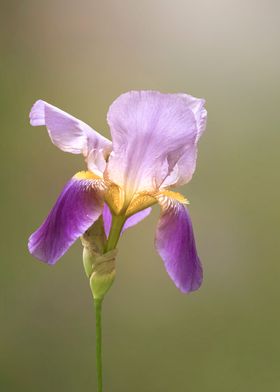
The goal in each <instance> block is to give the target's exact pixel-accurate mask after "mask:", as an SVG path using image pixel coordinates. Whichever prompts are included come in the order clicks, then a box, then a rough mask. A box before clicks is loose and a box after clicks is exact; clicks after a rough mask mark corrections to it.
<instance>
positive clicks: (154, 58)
mask: <svg viewBox="0 0 280 392" xmlns="http://www.w3.org/2000/svg"><path fill="white" fill-rule="evenodd" d="M0 5H1V19H2V20H1V21H0V29H1V32H0V44H1V60H0V80H1V89H0V95H1V105H0V110H1V204H0V205H1V209H2V211H1V227H2V228H1V264H0V314H1V319H0V391H1V392H2V391H3V392H25V391H26V392H27V391H28V392H38V391H40V392H50V391H53V392H56V391H61V392H77V391H79V392H80V391H83V392H87V391H95V385H96V383H95V360H94V317H93V314H92V302H91V297H90V291H89V288H88V283H87V280H86V278H85V276H84V272H83V269H82V264H81V245H80V243H79V242H77V243H76V244H75V245H74V246H73V247H72V248H71V249H70V251H69V252H68V253H67V254H66V255H65V256H64V257H63V258H62V260H61V261H60V262H59V263H58V264H57V265H56V266H55V267H49V266H47V265H44V264H43V263H40V262H38V261H36V260H35V259H34V258H32V257H31V256H30V255H29V254H28V252H27V246H26V243H27V238H28V236H29V234H30V233H31V232H32V231H33V230H34V229H35V228H37V227H38V225H39V224H41V222H42V221H43V219H44V217H45V216H46V214H47V213H48V211H49V210H50V208H51V207H52V205H53V203H54V201H55V200H56V198H57V196H58V194H59V192H60V190H61V188H62V187H63V185H64V184H65V182H66V181H67V180H68V179H69V178H70V177H71V176H72V175H73V174H74V173H75V172H77V171H79V170H81V169H83V168H84V163H83V159H82V157H79V156H74V155H70V154H66V153H63V152H61V151H59V150H58V149H57V148H55V147H54V146H53V145H52V144H51V142H50V140H49V138H48V135H47V132H46V130H45V129H44V128H32V127H30V126H29V123H28V113H29V110H30V107H31V105H32V104H33V102H34V101H35V100H36V99H38V98H42V99H45V100H47V101H49V102H51V103H53V104H55V105H57V106H59V107H61V108H63V109H65V110H67V111H68V112H70V113H72V114H73V115H75V116H77V117H78V118H81V119H83V120H84V121H86V122H88V123H89V124H91V125H92V126H93V127H95V128H96V129H97V130H99V131H100V132H102V133H103V134H104V135H106V136H108V137H109V130H108V127H107V125H106V112H107V108H108V106H109V105H110V103H111V102H112V101H113V99H115V98H116V97H117V96H118V95H119V94H121V93H122V92H125V91H128V90H131V89H156V90H161V91H163V92H187V93H190V94H192V95H195V96H199V97H205V98H206V100H207V109H208V111H209V122H208V129H207V132H206V133H205V135H204V136H203V138H202V140H201V143H200V146H199V159H198V165H197V171H196V174H195V176H194V178H193V181H192V182H191V183H190V184H188V185H187V186H185V187H184V188H183V189H182V192H183V193H184V194H185V195H186V196H187V197H188V198H189V199H190V201H191V206H190V211H191V215H192V219H193V223H194V228H195V232H196V238H197V244H198V249H199V254H200V256H201V259H202V261H203V264H204V271H205V282H204V285H203V286H202V288H201V290H200V291H199V292H197V293H194V294H192V295H189V296H185V295H183V294H181V293H180V292H179V291H178V290H177V289H176V288H175V287H174V286H173V284H172V282H171V281H170V279H169V278H168V276H167V274H166V273H165V271H164V268H163V265H162V262H161V260H160V258H159V257H158V255H157V254H156V251H155V250H154V247H153V237H154V231H155V225H156V220H157V218H158V215H159V210H158V209H157V208H155V209H154V212H153V214H152V215H151V216H150V217H149V218H148V219H147V220H146V221H144V222H142V223H141V224H140V225H139V226H137V227H136V228H135V229H133V230H132V229H131V230H130V231H127V232H126V233H125V235H124V237H123V239H122V242H121V245H120V247H119V258H118V271H117V280H116V282H115V285H114V287H113V288H112V290H111V292H110V294H109V295H108V297H107V298H106V301H105V304H104V367H105V371H104V376H105V389H104V391H105V392H109V391H110V392H170V391H172V392H175V391H176V392H251V391H252V392H264V391H269V392H278V391H279V390H280V371H279V370H280V364H279V362H280V361H279V357H280V344H279V339H280V338H279V331H280V316H279V300H280V288H279V286H280V285H279V273H280V268H279V243H280V240H279V218H280V216H279V215H280V214H279V190H280V188H279V163H280V160H279V142H280V136H279V101H280V100H279V87H280V83H279V76H280V75H279V69H280V68H279V67H280V54H279V49H280V47H279V46H280V45H279V37H280V24H279V17H280V3H279V2H278V1H273V0H268V1H264V0H262V1H256V0H255V1H249V0H245V1H244V0H243V1H241V0H235V1H233V0H232V1H229V0H226V1H222V0H212V1H206V0H204V1H189V0H172V1H171V0H170V1H164V0H162V1H159V0H158V1H156V0H149V1H148V0H144V1H143V0H142V1H134V0H132V1H129V0H124V1H121V0H119V1H113V0H111V1H109V0H105V1H101V0H100V1H97V0H91V1H90V0H86V1H70V0H68V1H67V0H57V1H54V0H51V1H41V0H37V1H31V0H29V1H27V0H26V1H19V0H18V1H15V0H14V1H1V2H0Z"/></svg>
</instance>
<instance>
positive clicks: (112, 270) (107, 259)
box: [90, 249, 117, 300]
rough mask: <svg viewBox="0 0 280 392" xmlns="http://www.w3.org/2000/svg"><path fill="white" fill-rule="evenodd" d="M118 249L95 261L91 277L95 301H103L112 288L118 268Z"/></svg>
mask: <svg viewBox="0 0 280 392" xmlns="http://www.w3.org/2000/svg"><path fill="white" fill-rule="evenodd" d="M116 255H117V249H114V250H111V251H110V252H107V253H104V254H103V255H100V256H97V257H96V258H95V260H94V265H93V272H92V274H91V277H90V288H91V291H92V295H93V298H94V299H96V300H97V299H99V300H100V299H102V298H103V297H104V295H105V294H106V293H107V291H108V290H109V289H110V287H111V286H112V284H113V282H114V279H115V275H116V267H115V260H116Z"/></svg>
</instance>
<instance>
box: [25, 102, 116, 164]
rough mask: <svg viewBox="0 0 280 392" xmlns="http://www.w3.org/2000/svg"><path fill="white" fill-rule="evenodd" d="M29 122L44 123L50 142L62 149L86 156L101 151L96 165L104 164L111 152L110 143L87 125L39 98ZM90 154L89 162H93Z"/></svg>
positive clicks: (34, 124)
mask: <svg viewBox="0 0 280 392" xmlns="http://www.w3.org/2000/svg"><path fill="white" fill-rule="evenodd" d="M30 124H31V125H33V126H39V125H45V126H46V127H47V130H48V133H49V136H50V138H51V140H52V142H53V143H54V144H55V145H56V146H57V147H58V148H60V149H61V150H62V151H66V152H71V153H73V154H83V155H84V156H85V157H86V158H87V157H88V156H90V153H91V151H92V150H97V151H102V154H101V156H99V157H98V159H99V163H98V166H100V167H101V166H102V167H103V168H104V166H105V163H106V162H105V159H106V158H107V157H108V155H109V154H110V152H111V149H112V143H111V141H109V140H108V139H106V138H105V137H103V136H102V135H100V134H99V133H98V132H96V131H94V130H93V129H92V128H91V127H90V126H89V125H87V124H86V123H84V122H83V121H81V120H78V119H77V118H75V117H73V116H71V115H70V114H68V113H66V112H64V111H62V110H61V109H58V108H57V107H55V106H53V105H50V104H49V103H47V102H44V101H42V100H39V101H37V102H35V104H34V105H33V107H32V109H31V112H30ZM93 157H94V156H93V155H91V158H90V164H91V165H92V164H93V163H94V162H93V161H92V158H93Z"/></svg>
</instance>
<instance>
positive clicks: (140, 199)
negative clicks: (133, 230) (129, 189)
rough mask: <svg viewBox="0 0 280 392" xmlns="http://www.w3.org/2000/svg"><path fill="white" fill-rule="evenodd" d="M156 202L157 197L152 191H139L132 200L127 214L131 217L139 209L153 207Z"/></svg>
mask: <svg viewBox="0 0 280 392" xmlns="http://www.w3.org/2000/svg"><path fill="white" fill-rule="evenodd" d="M156 203H157V199H156V198H155V197H154V196H153V195H152V194H151V193H144V192H143V193H138V194H136V195H135V196H134V197H133V199H132V201H131V202H130V204H129V206H128V208H127V210H126V214H125V215H126V216H127V217H129V216H131V215H133V214H136V213H137V212H139V211H142V210H145V209H146V208H148V207H151V206H152V205H154V204H156Z"/></svg>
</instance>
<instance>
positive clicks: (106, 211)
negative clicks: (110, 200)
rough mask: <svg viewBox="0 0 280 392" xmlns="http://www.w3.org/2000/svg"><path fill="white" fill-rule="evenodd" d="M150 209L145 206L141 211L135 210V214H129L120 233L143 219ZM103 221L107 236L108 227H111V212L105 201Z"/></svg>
mask: <svg viewBox="0 0 280 392" xmlns="http://www.w3.org/2000/svg"><path fill="white" fill-rule="evenodd" d="M151 211H152V209H151V208H146V209H145V210H142V211H140V212H137V213H136V214H134V215H132V216H130V217H129V218H128V219H127V220H126V222H125V224H124V226H123V228H122V232H121V234H123V232H124V231H125V230H127V229H129V228H130V227H132V226H135V225H137V223H139V222H141V221H142V220H143V219H145V218H146V217H147V216H148V215H149V214H150V212H151ZM103 222H104V230H105V233H106V236H107V238H108V236H109V233H110V229H111V223H112V214H111V211H110V209H109V207H108V206H107V204H106V203H105V204H104V208H103Z"/></svg>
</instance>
